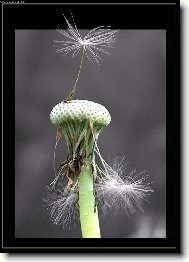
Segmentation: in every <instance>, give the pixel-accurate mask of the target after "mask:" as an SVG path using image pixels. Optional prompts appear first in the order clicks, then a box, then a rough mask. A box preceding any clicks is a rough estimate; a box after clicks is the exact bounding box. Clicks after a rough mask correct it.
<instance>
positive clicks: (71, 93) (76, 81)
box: [66, 47, 85, 101]
mask: <svg viewBox="0 0 189 262" xmlns="http://www.w3.org/2000/svg"><path fill="white" fill-rule="evenodd" d="M84 53H85V48H84V47H83V52H82V57H81V63H80V66H79V71H78V74H77V78H76V80H75V84H74V87H73V89H72V90H71V92H70V94H69V96H68V97H67V98H66V101H71V100H72V97H73V96H74V95H75V90H76V86H77V83H78V80H79V76H80V72H81V67H82V64H83V58H84Z"/></svg>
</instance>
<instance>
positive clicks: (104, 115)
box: [50, 100, 111, 126]
mask: <svg viewBox="0 0 189 262" xmlns="http://www.w3.org/2000/svg"><path fill="white" fill-rule="evenodd" d="M50 119H51V122H52V123H53V124H54V125H56V126H57V125H61V124H62V123H65V122H67V121H68V120H69V121H70V120H71V119H72V120H74V121H83V120H90V121H92V122H93V123H94V124H100V125H103V126H107V125H108V124H109V123H110V121H111V117H110V114H109V112H108V110H107V109H106V108H105V107H104V106H102V105H100V104H97V103H94V102H92V101H88V100H72V101H68V102H61V103H59V104H57V105H56V106H55V107H54V108H53V109H52V111H51V113H50Z"/></svg>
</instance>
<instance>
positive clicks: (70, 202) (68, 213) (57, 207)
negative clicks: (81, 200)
mask: <svg viewBox="0 0 189 262" xmlns="http://www.w3.org/2000/svg"><path fill="white" fill-rule="evenodd" d="M58 192H59V194H58ZM58 192H55V193H50V195H49V197H47V198H45V199H43V200H44V201H45V202H46V205H47V208H50V216H51V220H52V222H53V223H54V224H55V225H59V224H62V225H63V227H65V226H67V225H71V222H72V221H74V220H75V219H76V217H77V216H78V208H77V202H78V189H77V190H75V191H73V190H71V191H70V192H67V195H66V194H65V190H64V191H61V190H59V191H58Z"/></svg>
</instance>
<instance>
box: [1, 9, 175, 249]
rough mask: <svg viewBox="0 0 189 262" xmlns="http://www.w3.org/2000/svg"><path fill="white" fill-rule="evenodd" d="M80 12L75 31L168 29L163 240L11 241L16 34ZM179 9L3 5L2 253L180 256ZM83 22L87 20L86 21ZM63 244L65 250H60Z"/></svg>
mask: <svg viewBox="0 0 189 262" xmlns="http://www.w3.org/2000/svg"><path fill="white" fill-rule="evenodd" d="M70 9H71V10H72V12H73V13H78V14H79V19H80V20H79V23H80V26H79V28H81V29H91V28H94V27H96V26H98V25H99V24H102V25H106V24H107V25H109V24H111V25H112V28H118V29H165V30H166V62H167V63H166V149H167V154H166V163H167V164H166V171H167V175H166V176H167V177H166V180H167V183H166V185H167V188H166V190H167V195H166V218H167V221H166V233H167V237H166V238H165V239H144V238H142V239H122V238H120V239H117V238H116V239H115V238H114V239H106V238H101V239H82V238H81V239H54V238H53V239H48V238H43V239H39V238H35V239H32V238H28V239H18V238H15V201H14V199H15V176H14V173H15V169H14V166H15V165H14V164H15V160H14V159H15V146H14V145H15V137H14V135H13V133H14V130H13V127H12V120H13V115H14V114H15V96H14V94H15V30H17V29H55V26H56V25H59V26H61V27H62V28H65V22H64V20H63V18H62V12H64V14H69V10H70ZM179 12H180V7H179V4H178V5H124V4H119V5H118V4H117V5H116V4H115V5H112V4H109V5H108V4H107V5H105V4H95V5H92V4H85V5H84V4H83V5H78V4H77V5H76V4H74V5H29V4H26V5H24V4H23V5H21V4H20V5H14V4H12V5H4V6H3V58H4V59H3V103H4V114H3V117H4V121H3V126H4V132H3V133H4V138H3V141H4V144H5V143H6V145H5V146H4V150H3V156H4V169H3V228H2V229H3V243H2V247H1V251H2V252H31V251H32V250H33V251H35V252H53V251H54V252H64V253H65V252H71V251H73V250H75V251H76V252H84V251H85V252H94V251H95V252H97V251H98V252H108V253H110V252H111V253H112V252H119V253H121V252H124V253H133V252H135V253H136V252H140V253H146V252H150V253H151V252H161V253H165V252H166V253H168V252H169V253H173V252H177V253H178V252H180V175H179V174H180V160H179V159H180V90H179V86H180V81H179V21H180V18H179ZM86 21H87V22H86ZM63 246H64V248H63Z"/></svg>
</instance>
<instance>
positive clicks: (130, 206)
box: [95, 158, 153, 214]
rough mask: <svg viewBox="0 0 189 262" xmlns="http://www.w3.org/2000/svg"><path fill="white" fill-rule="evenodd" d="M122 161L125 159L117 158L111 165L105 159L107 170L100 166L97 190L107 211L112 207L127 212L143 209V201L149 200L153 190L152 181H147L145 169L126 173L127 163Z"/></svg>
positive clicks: (103, 208)
mask: <svg viewBox="0 0 189 262" xmlns="http://www.w3.org/2000/svg"><path fill="white" fill-rule="evenodd" d="M122 162H123V159H119V158H116V159H115V160H114V162H113V163H112V167H111V166H109V165H108V164H107V163H106V162H105V161H104V165H105V166H106V171H104V170H102V169H100V168H99V167H98V170H99V176H98V178H97V180H98V183H96V184H95V190H96V195H97V199H98V202H99V204H100V206H101V208H102V211H103V212H105V213H106V212H107V211H108V210H109V209H111V208H115V209H116V210H117V211H119V210H120V209H121V210H125V212H126V213H127V214H130V213H133V212H135V211H136V210H137V209H140V210H141V211H143V208H142V203H143V201H147V196H148V195H149V194H150V193H151V192H153V190H152V189H151V187H150V184H151V183H148V182H146V180H147V178H148V175H146V172H145V171H143V172H140V173H137V174H135V173H136V170H133V171H131V172H128V173H127V174H125V170H126V165H123V164H122ZM137 177H138V178H137ZM147 202H148V201H147Z"/></svg>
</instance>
